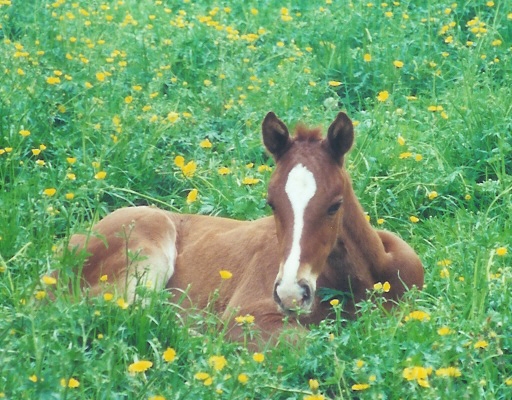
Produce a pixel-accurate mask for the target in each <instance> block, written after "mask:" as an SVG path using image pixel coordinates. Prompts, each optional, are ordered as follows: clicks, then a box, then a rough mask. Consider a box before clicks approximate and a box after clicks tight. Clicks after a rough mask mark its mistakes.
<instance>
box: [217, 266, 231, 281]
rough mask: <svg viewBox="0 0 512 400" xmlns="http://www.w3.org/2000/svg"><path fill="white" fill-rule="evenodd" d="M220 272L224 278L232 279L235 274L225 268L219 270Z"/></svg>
mask: <svg viewBox="0 0 512 400" xmlns="http://www.w3.org/2000/svg"><path fill="white" fill-rule="evenodd" d="M219 274H220V277H221V278H222V279H224V280H227V279H231V278H232V277H233V274H232V273H231V272H229V271H228V270H225V269H221V270H220V271H219Z"/></svg>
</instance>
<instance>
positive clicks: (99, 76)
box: [96, 72, 106, 82]
mask: <svg viewBox="0 0 512 400" xmlns="http://www.w3.org/2000/svg"><path fill="white" fill-rule="evenodd" d="M105 78H106V75H105V73H104V72H96V79H97V80H98V81H100V82H103V81H104V80H105Z"/></svg>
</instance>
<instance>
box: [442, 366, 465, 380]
mask: <svg viewBox="0 0 512 400" xmlns="http://www.w3.org/2000/svg"><path fill="white" fill-rule="evenodd" d="M461 375H462V374H461V372H460V370H459V369H458V368H455V367H447V368H439V369H438V370H436V376H444V377H449V378H450V377H451V378H458V377H459V376H461Z"/></svg>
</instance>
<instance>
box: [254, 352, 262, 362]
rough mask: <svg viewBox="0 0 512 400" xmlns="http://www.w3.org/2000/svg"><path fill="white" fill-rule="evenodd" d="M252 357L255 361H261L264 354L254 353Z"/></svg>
mask: <svg viewBox="0 0 512 400" xmlns="http://www.w3.org/2000/svg"><path fill="white" fill-rule="evenodd" d="M252 359H253V360H254V361H256V362H257V363H262V362H263V361H264V360H265V355H264V354H263V353H254V354H253V355H252Z"/></svg>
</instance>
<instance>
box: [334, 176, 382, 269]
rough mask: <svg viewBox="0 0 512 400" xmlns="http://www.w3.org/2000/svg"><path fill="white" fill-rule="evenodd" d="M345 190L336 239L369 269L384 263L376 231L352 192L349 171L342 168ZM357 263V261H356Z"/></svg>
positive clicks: (350, 254)
mask: <svg viewBox="0 0 512 400" xmlns="http://www.w3.org/2000/svg"><path fill="white" fill-rule="evenodd" d="M342 174H343V178H344V181H345V185H346V186H345V191H344V196H343V207H344V212H343V216H342V218H341V222H340V229H339V233H338V241H341V242H342V243H343V245H344V246H345V247H346V250H347V252H348V255H349V257H350V258H351V259H353V260H354V261H359V262H362V263H363V264H366V265H367V266H368V267H369V268H370V270H371V271H375V269H378V268H379V265H382V263H384V262H385V261H384V259H385V257H386V252H385V250H384V245H383V244H382V241H381V239H380V237H379V235H378V234H377V231H376V230H375V229H374V228H373V227H372V226H371V225H370V222H369V221H368V220H367V218H366V215H365V213H364V211H363V208H362V207H361V203H359V200H358V199H357V197H356V194H355V193H354V189H353V187H352V182H351V179H350V175H349V173H348V172H347V171H346V170H345V169H343V171H342ZM358 264H359V263H358Z"/></svg>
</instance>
